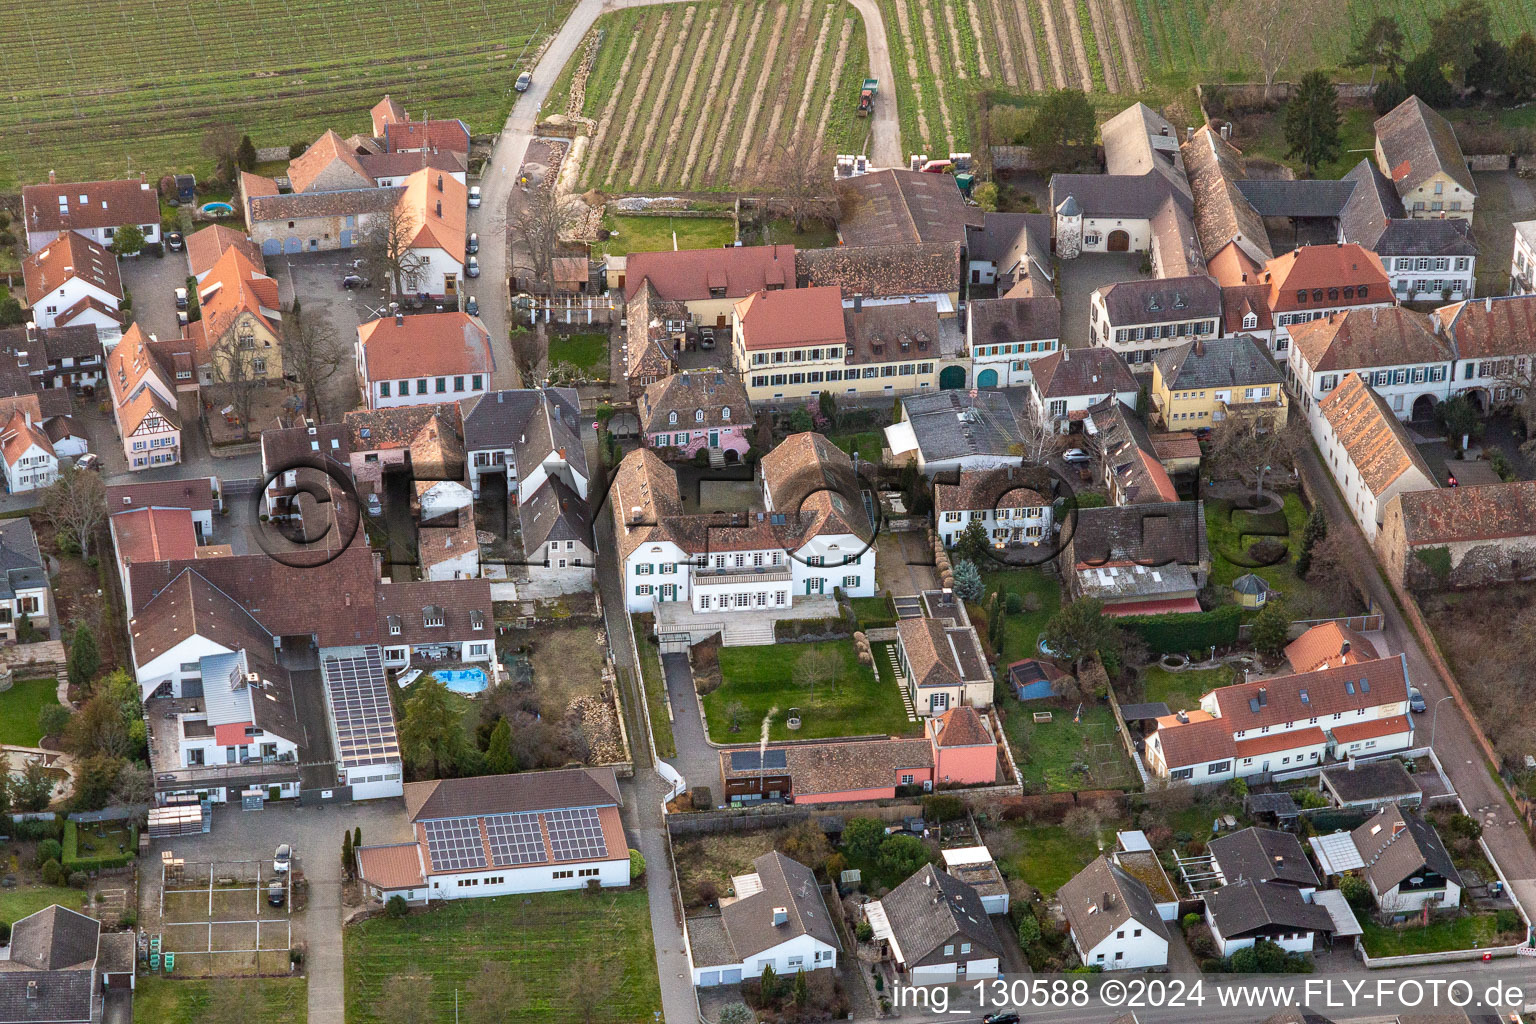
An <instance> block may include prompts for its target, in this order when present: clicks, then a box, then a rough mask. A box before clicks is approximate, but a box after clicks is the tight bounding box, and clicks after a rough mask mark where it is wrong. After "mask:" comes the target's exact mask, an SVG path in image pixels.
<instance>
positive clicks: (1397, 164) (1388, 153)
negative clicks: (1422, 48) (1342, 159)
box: [1375, 96, 1477, 196]
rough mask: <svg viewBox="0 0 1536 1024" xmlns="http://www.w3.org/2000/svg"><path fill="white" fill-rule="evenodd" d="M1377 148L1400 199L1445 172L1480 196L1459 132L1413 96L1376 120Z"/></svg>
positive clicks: (1469, 190) (1463, 186)
mask: <svg viewBox="0 0 1536 1024" xmlns="http://www.w3.org/2000/svg"><path fill="white" fill-rule="evenodd" d="M1375 128H1376V145H1377V147H1378V149H1379V150H1380V152H1381V154H1382V156H1383V157H1385V160H1386V165H1387V170H1388V173H1390V174H1391V176H1392V181H1393V184H1394V185H1395V186H1396V188H1397V193H1398V195H1402V194H1404V193H1406V192H1410V191H1412V190H1413V189H1415V188H1417V187H1418V186H1419V185H1420V184H1422V183H1423V182H1424V181H1426V180H1427V179H1429V178H1430V177H1432V176H1433V175H1435V174H1436V173H1437V172H1441V171H1443V172H1444V173H1445V174H1447V175H1448V176H1449V177H1450V178H1451V180H1453V181H1455V182H1456V183H1457V184H1458V185H1460V186H1461V187H1462V188H1464V189H1466V190H1467V191H1468V192H1470V193H1472V194H1473V195H1474V196H1475V195H1477V185H1476V184H1475V183H1474V182H1473V180H1472V171H1471V170H1470V169H1469V168H1468V167H1467V158H1466V157H1464V156H1462V155H1461V144H1460V143H1459V142H1457V141H1456V129H1454V128H1452V127H1451V122H1449V121H1447V120H1446V119H1445V118H1443V117H1441V116H1440V115H1439V114H1437V113H1435V111H1434V110H1433V109H1431V108H1430V106H1429V105H1428V104H1427V103H1425V102H1424V101H1423V100H1421V99H1419V98H1418V97H1417V96H1410V97H1408V98H1407V99H1406V100H1403V102H1401V103H1399V104H1398V105H1397V106H1396V107H1393V108H1392V109H1391V110H1389V111H1388V112H1387V113H1385V114H1383V115H1382V116H1381V117H1379V118H1377V120H1376V125H1375Z"/></svg>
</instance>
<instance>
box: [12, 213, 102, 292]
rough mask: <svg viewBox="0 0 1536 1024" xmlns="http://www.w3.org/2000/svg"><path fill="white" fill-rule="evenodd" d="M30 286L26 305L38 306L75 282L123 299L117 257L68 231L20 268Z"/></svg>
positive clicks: (29, 257) (28, 259)
mask: <svg viewBox="0 0 1536 1024" xmlns="http://www.w3.org/2000/svg"><path fill="white" fill-rule="evenodd" d="M21 272H22V276H23V278H24V279H25V280H26V284H27V304H28V305H33V306H35V305H37V304H38V303H39V302H41V301H42V300H43V297H44V296H46V295H47V294H48V293H49V292H51V291H53V290H54V289H55V288H58V287H60V286H62V285H63V284H64V282H66V281H69V280H71V279H72V278H79V279H80V280H82V281H84V282H86V283H87V284H92V285H95V286H96V287H97V288H100V289H101V290H102V291H104V292H106V293H108V294H109V295H113V296H116V297H117V298H119V299H121V298H122V297H123V282H122V279H121V278H120V277H119V276H118V273H117V257H116V256H114V255H112V254H111V253H109V252H107V250H105V249H103V248H102V247H101V246H99V245H97V244H96V243H95V242H93V241H91V240H90V239H89V238H86V237H85V236H84V235H80V234H76V233H75V232H73V231H65V232H64V233H62V234H61V235H59V237H58V238H55V239H54V240H53V241H51V242H49V243H48V244H47V245H45V246H43V247H42V248H41V249H39V250H37V252H35V253H33V254H32V255H30V256H28V257H27V258H26V260H25V261H24V262H23V263H22V265H21Z"/></svg>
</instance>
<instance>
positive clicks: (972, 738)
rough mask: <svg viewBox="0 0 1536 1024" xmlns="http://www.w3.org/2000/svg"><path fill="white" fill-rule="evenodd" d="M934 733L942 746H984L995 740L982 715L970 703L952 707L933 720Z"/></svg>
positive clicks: (935, 738)
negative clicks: (983, 721) (988, 730)
mask: <svg viewBox="0 0 1536 1024" xmlns="http://www.w3.org/2000/svg"><path fill="white" fill-rule="evenodd" d="M933 733H934V742H935V743H937V744H938V745H939V746H941V747H983V746H991V745H992V742H993V741H992V734H991V733H989V732H987V727H986V725H985V724H983V723H982V720H981V715H980V714H979V713H978V712H977V711H976V709H975V708H973V707H971V706H970V705H969V704H962V705H961V706H959V707H955V708H950V709H949V710H948V711H946V712H944V713H943V714H942V715H940V716H939V717H938V718H937V719H935V720H933Z"/></svg>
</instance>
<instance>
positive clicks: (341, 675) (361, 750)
mask: <svg viewBox="0 0 1536 1024" xmlns="http://www.w3.org/2000/svg"><path fill="white" fill-rule="evenodd" d="M354 650H357V651H358V653H357V654H355V655H350V656H346V657H327V658H326V659H325V662H324V665H323V669H324V673H325V689H326V693H327V695H328V696H329V698H330V702H331V717H332V719H333V720H334V721H335V723H336V758H337V760H339V761H340V762H341V764H342V766H343V767H344V768H361V767H364V766H366V765H374V764H389V763H391V762H394V761H398V760H400V740H399V738H398V737H397V736H396V735H395V716H394V713H393V712H392V711H391V710H390V706H389V686H388V684H387V683H386V681H385V677H384V658H383V655H382V653H381V652H380V650H379V648H378V647H372V646H370V647H364V648H354Z"/></svg>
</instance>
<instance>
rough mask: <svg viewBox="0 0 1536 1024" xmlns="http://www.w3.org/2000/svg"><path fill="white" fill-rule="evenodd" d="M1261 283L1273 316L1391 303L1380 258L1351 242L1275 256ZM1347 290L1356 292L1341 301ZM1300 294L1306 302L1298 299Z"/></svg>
mask: <svg viewBox="0 0 1536 1024" xmlns="http://www.w3.org/2000/svg"><path fill="white" fill-rule="evenodd" d="M1263 283H1264V284H1267V285H1269V289H1270V291H1269V308H1270V309H1271V310H1272V311H1274V312H1276V313H1278V312H1282V311H1285V310H1295V309H1310V308H1318V307H1334V306H1347V305H1351V304H1360V305H1365V304H1367V303H1372V302H1390V301H1392V292H1391V288H1390V282H1389V280H1388V278H1387V271H1386V269H1385V268H1384V267H1383V266H1382V265H1381V257H1380V256H1377V255H1376V254H1375V253H1374V252H1371V251H1370V250H1369V249H1366V248H1364V247H1362V246H1359V245H1356V244H1355V243H1353V242H1346V243H1343V244H1340V245H1304V246H1302V247H1301V248H1299V249H1292V250H1291V251H1290V252H1288V253H1286V254H1285V255H1284V256H1276V257H1275V258H1274V259H1272V260H1270V261H1269V262H1268V263H1266V264H1265V265H1264V282H1263ZM1346 287H1351V288H1354V289H1355V295H1354V297H1353V298H1344V297H1343V292H1342V291H1341V289H1343V288H1346ZM1362 288H1364V289H1366V291H1365V293H1364V294H1363V295H1362V294H1361V292H1360V289H1362ZM1303 291H1305V292H1306V293H1307V295H1306V298H1302V297H1300V294H1299V293H1300V292H1303Z"/></svg>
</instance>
